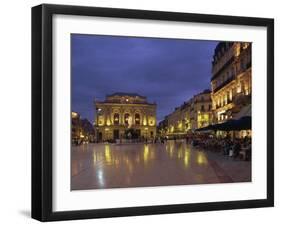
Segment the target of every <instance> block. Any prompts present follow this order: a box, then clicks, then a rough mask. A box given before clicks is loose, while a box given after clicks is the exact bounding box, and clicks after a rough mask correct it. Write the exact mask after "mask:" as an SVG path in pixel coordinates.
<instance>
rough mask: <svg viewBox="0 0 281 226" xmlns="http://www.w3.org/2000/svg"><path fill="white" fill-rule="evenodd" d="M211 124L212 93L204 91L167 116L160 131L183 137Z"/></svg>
mask: <svg viewBox="0 0 281 226" xmlns="http://www.w3.org/2000/svg"><path fill="white" fill-rule="evenodd" d="M211 122H212V101H211V91H210V90H204V91H203V92H201V93H199V94H196V95H194V96H193V97H192V98H191V99H190V100H188V101H187V102H184V103H183V104H182V105H181V106H180V107H176V108H175V110H174V111H173V112H172V113H170V114H169V115H167V116H166V118H165V120H164V121H162V122H161V124H160V125H161V127H159V131H162V134H163V133H166V134H165V135H168V136H174V135H183V134H186V133H187V132H188V131H194V130H195V129H198V128H201V127H205V126H208V125H209V124H210V123H211ZM160 125H159V126H160ZM162 127H163V128H162Z"/></svg>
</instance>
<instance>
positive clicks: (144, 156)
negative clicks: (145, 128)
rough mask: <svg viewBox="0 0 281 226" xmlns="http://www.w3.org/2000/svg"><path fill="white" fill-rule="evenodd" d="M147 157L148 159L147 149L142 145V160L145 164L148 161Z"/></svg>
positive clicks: (146, 146)
mask: <svg viewBox="0 0 281 226" xmlns="http://www.w3.org/2000/svg"><path fill="white" fill-rule="evenodd" d="M148 157H149V148H148V145H144V150H143V160H144V162H145V163H146V162H147V161H148Z"/></svg>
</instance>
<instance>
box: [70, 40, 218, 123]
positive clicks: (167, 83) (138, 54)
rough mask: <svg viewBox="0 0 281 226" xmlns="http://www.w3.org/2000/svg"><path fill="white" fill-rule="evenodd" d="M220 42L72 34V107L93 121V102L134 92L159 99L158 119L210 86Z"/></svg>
mask: <svg viewBox="0 0 281 226" xmlns="http://www.w3.org/2000/svg"><path fill="white" fill-rule="evenodd" d="M216 45H217V42H215V41H199V40H179V39H158V38H134V37H117V36H103V35H80V34H72V35H71V67H72V68H71V70H72V111H76V112H78V113H80V115H81V117H82V118H87V119H88V120H89V121H90V122H93V118H94V108H93V100H94V98H97V99H98V100H104V99H105V96H106V95H107V94H112V93H114V92H132V93H138V94H140V95H143V96H146V97H147V98H148V101H149V102H154V101H155V102H156V103H157V121H158V122H159V121H160V120H162V119H163V118H164V116H165V115H167V114H169V113H171V112H172V111H173V110H174V108H175V107H177V106H179V105H181V104H182V103H183V102H184V101H187V100H188V99H190V98H191V97H192V96H193V95H194V94H197V93H199V92H201V91H203V90H204V89H209V88H210V78H211V61H212V56H213V52H214V49H215V46H216Z"/></svg>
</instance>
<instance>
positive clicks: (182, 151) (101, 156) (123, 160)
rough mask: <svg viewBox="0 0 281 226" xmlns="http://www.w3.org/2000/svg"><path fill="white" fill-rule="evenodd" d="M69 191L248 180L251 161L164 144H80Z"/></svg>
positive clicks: (176, 143)
mask: <svg viewBox="0 0 281 226" xmlns="http://www.w3.org/2000/svg"><path fill="white" fill-rule="evenodd" d="M71 152H72V153H71V161H72V162H71V189H72V190H80V189H98V188H121V187H122V188H124V187H145V186H167V185H188V184H205V183H229V182H247V181H251V162H244V161H240V160H238V161H237V160H233V159H231V158H229V157H226V156H222V155H221V154H220V153H213V152H210V151H204V150H200V149H197V148H194V147H192V146H190V145H188V144H186V143H185V141H168V142H167V143H165V144H84V145H80V146H77V147H75V146H73V147H72V150H71Z"/></svg>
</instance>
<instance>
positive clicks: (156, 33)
mask: <svg viewBox="0 0 281 226" xmlns="http://www.w3.org/2000/svg"><path fill="white" fill-rule="evenodd" d="M273 38H274V21H273V19H267V18H250V17H236V16H218V15H202V14H189V13H176V12H160V11H144V10H131V9H113V8H96V7H82V6H64V5H48V4H43V5H39V6H35V7H33V8H32V217H33V218H35V219H38V220H40V221H55V220H71V219H85V218H102V217H120V216H134V215H147V214H165V213H179V212H191V211H209V210H226V209H238V208H256V207H270V206H273V204H274V190H273V189H274V184H273V183H274V182H273V178H274V175H273V173H274V172H273V168H274V165H273V164H274V161H273V156H274V153H273V152H274V129H273V126H274V121H273V120H274V119H273V118H274V115H273V114H274V113H273V112H274V111H273V107H274V106H273V103H274V95H273V94H274V91H273V87H274V83H273V82H274V79H273V78H274V40H273Z"/></svg>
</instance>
